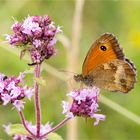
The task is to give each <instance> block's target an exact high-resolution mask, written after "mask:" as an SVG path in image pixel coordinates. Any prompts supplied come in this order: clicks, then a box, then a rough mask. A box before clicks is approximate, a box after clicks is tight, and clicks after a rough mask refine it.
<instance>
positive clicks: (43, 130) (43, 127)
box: [26, 122, 52, 135]
mask: <svg viewBox="0 0 140 140" xmlns="http://www.w3.org/2000/svg"><path fill="white" fill-rule="evenodd" d="M26 125H27V127H28V128H29V130H30V131H31V132H32V133H33V134H36V125H33V124H32V123H31V122H26ZM51 125H52V124H50V123H46V124H45V125H41V128H40V134H41V135H43V134H45V133H47V132H49V131H50V130H51Z"/></svg>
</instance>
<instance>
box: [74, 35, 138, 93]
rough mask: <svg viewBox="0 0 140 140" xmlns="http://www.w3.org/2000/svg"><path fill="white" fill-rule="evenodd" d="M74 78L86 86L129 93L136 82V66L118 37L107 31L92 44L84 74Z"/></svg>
mask: <svg viewBox="0 0 140 140" xmlns="http://www.w3.org/2000/svg"><path fill="white" fill-rule="evenodd" d="M74 79H75V81H77V82H82V83H84V84H85V85H86V86H91V87H92V86H96V87H98V88H101V89H106V90H109V91H113V92H117V91H118V92H122V93H128V92H129V91H130V90H131V89H133V88H134V84H135V83H136V68H135V66H134V64H133V63H132V62H131V61H130V60H129V59H127V58H126V57H125V56H124V53H123V50H122V48H121V47H120V45H119V43H118V41H117V39H116V37H115V36H114V35H113V34H111V33H105V34H103V35H102V36H100V37H99V38H98V39H97V40H96V41H95V42H94V43H93V44H92V46H91V48H90V49H89V51H88V53H87V56H86V58H85V60H84V63H83V67H82V74H79V75H74Z"/></svg>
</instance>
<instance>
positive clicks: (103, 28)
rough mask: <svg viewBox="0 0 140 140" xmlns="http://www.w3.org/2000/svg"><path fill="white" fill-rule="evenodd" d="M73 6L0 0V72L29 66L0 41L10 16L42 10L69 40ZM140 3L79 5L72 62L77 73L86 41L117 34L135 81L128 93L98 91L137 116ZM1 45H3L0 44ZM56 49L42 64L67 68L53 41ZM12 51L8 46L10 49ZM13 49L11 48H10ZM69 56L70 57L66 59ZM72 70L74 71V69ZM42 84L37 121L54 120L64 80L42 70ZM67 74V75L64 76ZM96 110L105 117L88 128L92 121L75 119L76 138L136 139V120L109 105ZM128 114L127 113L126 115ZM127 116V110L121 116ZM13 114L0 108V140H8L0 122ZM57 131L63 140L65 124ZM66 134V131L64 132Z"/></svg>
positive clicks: (90, 1)
mask: <svg viewBox="0 0 140 140" xmlns="http://www.w3.org/2000/svg"><path fill="white" fill-rule="evenodd" d="M74 8H75V1H73V0H22V1H18V0H0V34H1V37H0V38H1V41H0V72H2V73H5V74H6V75H12V74H13V75H14V74H16V75H18V73H19V72H20V71H24V70H26V69H29V67H28V66H27V63H26V61H20V60H19V57H18V56H17V55H15V54H13V53H11V52H10V51H9V50H7V49H9V48H8V47H9V46H7V45H6V44H5V43H4V37H3V36H2V35H3V34H5V33H10V31H11V30H10V27H11V24H12V23H13V19H12V17H14V18H15V19H17V20H22V19H23V18H24V17H26V16H27V15H45V14H48V15H49V16H50V17H51V18H52V19H53V20H54V21H55V22H56V24H58V25H60V26H61V25H62V26H63V31H64V35H66V36H67V37H68V38H70V39H71V30H72V20H73V14H74ZM139 13H140V1H129V0H120V1H117V0H100V1H94V0H86V1H85V5H84V9H83V20H82V21H83V27H82V32H81V39H80V52H79V53H80V56H79V60H78V69H79V71H78V73H80V72H81V66H82V62H83V60H84V57H85V55H86V53H87V51H88V49H89V47H90V45H91V44H92V42H93V41H94V40H95V39H96V38H97V37H98V36H100V35H101V34H103V33H105V32H111V33H113V34H115V36H117V38H118V39H119V42H120V44H121V46H122V47H123V49H124V52H125V54H126V56H128V57H129V58H130V59H131V60H133V62H134V63H135V65H136V68H137V84H136V86H135V88H134V90H132V91H131V92H130V93H129V94H127V95H124V94H120V93H113V94H112V93H110V92H104V91H102V94H103V95H104V96H106V97H108V98H109V99H111V100H113V101H114V102H116V103H118V104H119V105H121V106H123V107H124V108H126V109H128V110H129V111H131V112H133V113H134V114H136V115H138V116H140V107H139V105H140V94H139V92H140V88H139V80H140V76H139V75H140V74H139V73H140V66H139V62H140V14H139ZM4 45H5V46H4ZM57 49H58V53H57V55H56V56H54V57H53V58H51V59H50V60H49V61H47V62H46V63H48V64H50V65H52V66H54V67H55V68H56V69H58V70H60V69H61V70H62V69H63V70H65V69H66V66H67V61H66V57H67V56H66V48H65V47H64V46H63V45H62V44H61V43H60V42H59V43H57ZM13 50H14V49H13ZM14 51H15V52H16V50H14ZM71 59H73V58H71ZM74 72H75V71H74ZM32 76H33V75H32V74H30V75H28V76H27V77H26V81H27V83H28V84H29V85H33V82H32ZM42 76H45V79H46V82H47V85H46V86H44V87H41V93H42V94H41V107H42V113H43V116H42V121H43V123H45V122H46V121H51V122H54V124H56V123H58V122H59V121H61V120H62V119H63V118H64V116H63V115H61V112H62V109H61V106H60V104H61V100H63V99H64V98H65V94H66V92H67V89H66V83H67V81H61V80H60V79H57V78H56V77H55V76H54V75H51V74H49V73H48V72H47V71H46V70H43V72H42ZM69 77H70V78H72V75H69ZM100 108H101V112H102V113H104V114H106V115H107V118H106V120H105V121H104V122H101V123H100V124H99V126H96V127H94V126H93V125H92V124H93V122H92V120H88V121H87V122H86V121H85V120H83V119H81V118H78V140H93V139H96V140H97V139H100V140H101V139H103V140H105V139H107V140H118V139H119V140H120V139H122V140H128V139H140V133H139V132H140V123H139V122H134V121H132V120H130V119H128V118H126V117H125V116H123V115H122V114H120V113H117V112H116V111H115V109H113V110H112V109H111V108H109V106H105V105H104V104H102V103H100ZM24 112H25V116H26V118H27V119H28V120H30V121H33V122H35V120H34V108H33V101H32V103H30V102H28V103H27V104H26V108H25V110H24ZM128 115H129V114H128ZM126 116H127V114H126ZM19 121H20V120H19V118H18V114H17V112H16V111H15V110H12V109H11V106H8V107H7V106H6V107H3V106H0V138H1V139H4V140H9V139H10V138H9V137H8V136H7V135H6V134H5V133H4V131H3V128H2V124H6V123H7V122H12V123H17V122H19ZM58 133H59V134H60V135H62V137H63V138H64V139H66V126H64V127H63V128H61V129H59V131H58ZM67 133H68V132H67Z"/></svg>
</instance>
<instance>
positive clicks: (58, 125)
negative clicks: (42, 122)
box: [40, 118, 71, 138]
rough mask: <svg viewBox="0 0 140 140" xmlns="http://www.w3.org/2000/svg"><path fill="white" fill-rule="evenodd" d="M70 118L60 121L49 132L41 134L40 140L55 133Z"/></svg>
mask: <svg viewBox="0 0 140 140" xmlns="http://www.w3.org/2000/svg"><path fill="white" fill-rule="evenodd" d="M70 119H71V118H65V119H64V120H62V121H61V122H60V123H59V124H57V125H56V126H55V127H53V128H52V129H51V130H50V131H49V132H47V133H45V134H43V135H42V136H40V138H44V137H46V136H47V135H48V134H49V133H51V132H54V131H56V130H57V129H59V128H60V127H62V126H63V125H64V124H65V123H66V122H67V121H68V120H70Z"/></svg>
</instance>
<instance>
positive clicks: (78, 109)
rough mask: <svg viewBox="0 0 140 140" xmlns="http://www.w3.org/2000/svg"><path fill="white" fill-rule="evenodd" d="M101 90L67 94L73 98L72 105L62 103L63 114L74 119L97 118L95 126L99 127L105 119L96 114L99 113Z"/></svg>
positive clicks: (78, 91) (94, 88)
mask: <svg viewBox="0 0 140 140" xmlns="http://www.w3.org/2000/svg"><path fill="white" fill-rule="evenodd" d="M99 92H100V90H99V89H98V88H96V87H93V88H83V89H79V90H74V91H72V92H70V93H69V94H67V95H68V96H70V97H72V99H73V102H72V104H70V103H68V102H65V101H62V106H63V112H62V113H63V114H66V117H68V118H73V117H74V116H81V117H85V118H87V117H90V118H95V119H96V121H95V123H94V125H97V124H98V123H99V121H100V120H104V119H105V115H102V114H96V112H97V111H98V107H99V106H98V96H99Z"/></svg>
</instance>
